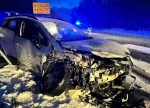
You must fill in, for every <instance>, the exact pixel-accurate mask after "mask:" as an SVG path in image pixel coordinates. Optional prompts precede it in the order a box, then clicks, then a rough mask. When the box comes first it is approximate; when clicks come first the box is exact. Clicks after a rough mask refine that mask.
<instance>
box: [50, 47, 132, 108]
mask: <svg viewBox="0 0 150 108" xmlns="http://www.w3.org/2000/svg"><path fill="white" fill-rule="evenodd" d="M64 53H65V54H64V55H60V54H51V56H53V57H54V59H55V60H56V59H57V60H56V61H63V62H64V63H68V64H69V65H70V70H71V76H70V81H69V84H70V85H71V89H75V90H81V95H79V99H80V101H84V102H88V103H91V104H94V105H97V104H104V103H105V102H107V103H110V102H112V101H114V99H115V98H116V97H117V96H118V95H119V94H120V93H123V92H124V90H125V89H127V90H130V89H131V87H132V84H130V83H127V82H126V81H125V79H126V75H130V73H131V71H132V61H131V60H130V57H129V56H127V57H124V58H111V59H110V58H102V57H99V56H97V55H93V54H92V53H90V52H83V51H82V52H81V51H77V50H74V49H71V50H68V49H67V50H64ZM50 58H51V60H50V61H51V62H54V60H53V59H52V57H50ZM68 78H69V76H68ZM122 99H123V100H122V101H127V100H128V99H127V93H125V95H123V97H122Z"/></svg>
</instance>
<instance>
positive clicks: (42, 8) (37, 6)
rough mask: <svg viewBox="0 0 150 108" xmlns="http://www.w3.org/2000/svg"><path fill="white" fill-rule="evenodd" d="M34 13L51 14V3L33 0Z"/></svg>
mask: <svg viewBox="0 0 150 108" xmlns="http://www.w3.org/2000/svg"><path fill="white" fill-rule="evenodd" d="M33 13H34V14H50V5H49V3H40V2H33Z"/></svg>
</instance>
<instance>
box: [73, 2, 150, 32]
mask: <svg viewBox="0 0 150 108" xmlns="http://www.w3.org/2000/svg"><path fill="white" fill-rule="evenodd" d="M71 17H72V23H75V21H76V20H80V21H81V22H83V23H85V24H92V25H93V26H94V27H96V28H124V29H132V30H138V29H150V0H81V2H80V4H79V6H78V7H75V8H74V9H73V10H72V14H71Z"/></svg>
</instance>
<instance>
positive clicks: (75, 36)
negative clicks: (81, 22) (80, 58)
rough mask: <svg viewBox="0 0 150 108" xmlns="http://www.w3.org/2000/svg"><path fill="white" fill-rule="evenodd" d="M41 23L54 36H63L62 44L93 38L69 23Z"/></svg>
mask: <svg viewBox="0 0 150 108" xmlns="http://www.w3.org/2000/svg"><path fill="white" fill-rule="evenodd" d="M41 23H42V24H43V25H44V26H45V28H46V29H47V30H48V31H49V32H50V34H51V35H52V36H54V34H57V33H58V34H61V36H62V37H61V39H60V40H59V41H60V42H66V41H77V40H86V39H91V38H92V37H90V36H89V35H88V34H87V33H85V32H84V31H82V30H80V29H79V28H77V27H76V26H74V25H72V24H70V23H67V22H64V23H63V22H57V21H56V22H55V21H54V22H50V21H49V22H47V21H41Z"/></svg>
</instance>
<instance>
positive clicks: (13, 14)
mask: <svg viewBox="0 0 150 108" xmlns="http://www.w3.org/2000/svg"><path fill="white" fill-rule="evenodd" d="M6 13H7V15H8V16H9V17H12V16H26V17H29V18H33V19H36V20H38V19H37V18H36V17H35V16H33V15H29V14H19V13H16V12H15V11H11V12H6Z"/></svg>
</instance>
